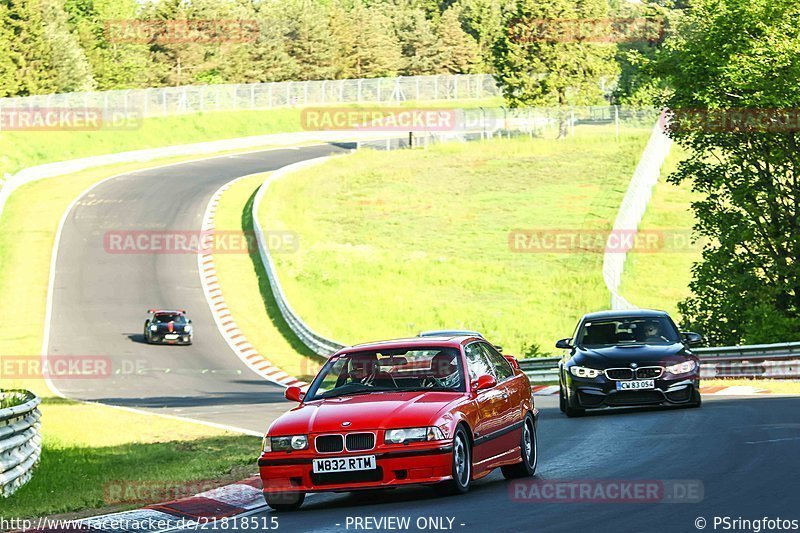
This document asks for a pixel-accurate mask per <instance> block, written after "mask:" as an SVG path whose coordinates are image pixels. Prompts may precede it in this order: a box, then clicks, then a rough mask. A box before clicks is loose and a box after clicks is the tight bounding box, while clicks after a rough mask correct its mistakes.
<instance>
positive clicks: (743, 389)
mask: <svg viewBox="0 0 800 533" xmlns="http://www.w3.org/2000/svg"><path fill="white" fill-rule="evenodd" d="M531 391H532V392H533V395H534V396H552V395H554V394H558V385H533V386H531ZM700 393H701V394H704V395H714V396H752V395H755V394H769V391H768V390H765V389H758V388H756V387H750V386H744V385H736V386H730V387H700Z"/></svg>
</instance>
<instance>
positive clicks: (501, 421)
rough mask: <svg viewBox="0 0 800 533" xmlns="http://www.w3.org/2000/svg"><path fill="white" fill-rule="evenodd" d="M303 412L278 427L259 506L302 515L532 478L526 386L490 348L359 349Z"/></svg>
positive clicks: (336, 364) (480, 344)
mask: <svg viewBox="0 0 800 533" xmlns="http://www.w3.org/2000/svg"><path fill="white" fill-rule="evenodd" d="M286 398H287V399H289V400H293V401H299V402H300V405H299V406H298V407H295V408H294V409H292V410H291V411H289V412H287V413H285V414H283V415H282V416H281V417H280V418H278V419H277V420H275V422H273V423H272V425H271V426H270V427H269V430H268V431H267V434H266V435H265V436H264V443H263V451H262V454H261V457H260V458H259V461H258V465H259V469H260V473H261V480H262V483H263V487H264V489H263V490H264V498H265V499H266V501H267V503H268V504H269V506H270V507H272V508H273V509H277V510H291V509H297V508H299V507H300V506H301V505H302V503H303V500H304V499H305V495H306V493H308V492H321V491H336V492H346V491H353V490H360V489H370V488H391V487H398V486H402V485H410V484H430V485H434V486H435V487H436V488H438V489H439V490H440V491H443V492H450V493H464V492H467V491H468V490H469V488H470V484H471V482H472V481H473V480H475V479H479V478H481V477H483V476H485V475H487V474H488V473H489V472H491V471H492V470H493V469H495V468H498V467H500V468H502V471H503V475H505V476H506V477H507V478H513V477H523V476H532V475H533V474H534V472H535V471H536V462H537V450H536V421H537V417H538V411H537V410H536V409H535V407H534V405H533V398H532V396H531V386H530V382H529V381H528V378H527V376H525V374H524V373H522V371H521V370H520V369H519V365H517V363H516V360H514V359H513V358H511V357H508V358H506V357H504V356H503V355H501V354H500V353H499V352H498V351H497V350H495V349H494V348H493V347H492V345H491V344H489V343H488V342H486V340H484V339H483V338H480V337H475V336H455V337H426V338H413V339H401V340H393V341H385V342H378V343H372V344H362V345H358V346H352V347H349V348H344V349H342V350H340V351H339V352H337V353H336V354H334V355H333V356H331V358H330V360H329V361H328V362H327V363H326V364H325V366H324V367H323V368H322V370H320V372H319V374H318V375H317V377H316V378H315V379H314V381H313V382H312V383H311V385H310V386H309V388H308V392H306V393H303V392H302V391H301V389H300V388H298V387H290V388H288V389H287V390H286Z"/></svg>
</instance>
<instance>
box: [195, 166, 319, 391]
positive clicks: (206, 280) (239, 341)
mask: <svg viewBox="0 0 800 533" xmlns="http://www.w3.org/2000/svg"><path fill="white" fill-rule="evenodd" d="M258 174H263V172H259V173H258ZM253 175H254V174H250V175H247V176H241V177H239V178H236V179H235V180H233V181H230V182H228V183H226V184H225V185H223V186H222V187H220V188H219V189H217V191H216V192H215V193H214V195H213V196H212V197H211V200H210V201H209V202H208V206H207V207H206V212H205V214H204V215H203V225H202V235H203V238H202V239H201V249H200V251H199V254H198V256H197V268H198V271H199V273H200V282H201V283H202V285H203V292H204V293H205V296H206V300H207V301H208V305H209V307H210V308H211V314H212V315H213V316H214V321H215V322H216V323H217V328H218V329H219V331H220V333H221V334H222V336H223V337H224V338H225V341H226V342H227V343H228V346H230V347H231V350H233V352H234V353H235V354H236V355H237V356H238V357H239V359H241V360H242V361H243V362H244V364H245V365H247V366H248V367H249V368H250V369H251V370H253V372H255V373H256V374H258V375H259V376H261V377H263V378H264V379H266V380H268V381H271V382H273V383H276V384H278V385H283V386H284V387H291V386H298V387H307V386H308V383H306V382H305V381H301V380H299V379H297V378H295V377H294V376H290V375H289V374H287V373H286V372H284V371H283V370H281V369H280V368H278V367H276V366H275V365H273V364H272V363H270V362H269V360H268V359H267V358H266V357H265V356H264V355H263V354H260V353H259V352H258V351H257V350H256V349H255V348H254V347H253V345H252V344H250V343H249V342H248V340H247V338H246V337H245V336H244V334H243V333H242V331H241V330H240V329H239V326H237V325H236V321H235V320H234V319H233V316H232V315H231V311H230V309H228V306H227V304H226V303H225V297H224V296H223V294H222V288H221V287H220V285H219V279H218V278H217V269H216V266H215V265H214V255H213V253H212V250H211V246H212V243H213V240H214V235H213V232H214V230H215V228H216V225H215V223H214V218H215V216H216V213H217V207H218V206H219V200H220V198H221V197H222V195H223V194H224V193H225V191H227V190H228V189H230V188H231V186H232V185H234V184H235V183H236V182H238V181H239V180H242V179H245V178H249V177H251V176H253Z"/></svg>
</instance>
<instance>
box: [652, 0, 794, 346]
mask: <svg viewBox="0 0 800 533" xmlns="http://www.w3.org/2000/svg"><path fill="white" fill-rule="evenodd" d="M798 20H800V4H798V3H797V2H796V1H795V0H696V1H695V2H693V3H692V7H691V10H690V11H689V12H688V15H687V17H686V20H684V21H683V22H682V23H681V24H680V25H679V27H678V30H677V33H676V35H675V36H674V37H673V38H671V39H669V40H668V41H667V42H666V43H665V47H666V53H665V55H664V57H662V58H660V60H659V62H658V65H657V67H658V69H659V72H660V73H661V74H662V75H663V76H664V77H665V79H666V81H667V82H668V84H669V86H670V88H671V91H672V92H671V94H670V95H669V96H668V98H667V99H666V101H665V102H664V103H665V104H666V105H667V106H668V107H669V109H670V110H671V112H672V121H671V122H670V123H669V126H668V131H669V135H670V136H671V137H672V138H673V139H675V141H677V142H678V143H679V144H680V145H681V146H683V147H685V148H686V149H687V150H688V153H689V156H688V158H687V159H686V160H684V161H683V162H682V163H681V164H680V165H679V167H678V170H677V171H676V172H675V173H674V174H672V175H671V176H670V178H669V179H670V181H672V182H673V183H681V182H684V181H687V180H689V181H690V182H691V183H692V186H693V189H694V190H695V191H696V192H698V193H699V196H700V198H701V199H700V200H698V201H696V202H695V203H694V204H693V209H694V212H695V215H696V218H697V224H696V226H695V230H696V232H697V233H698V234H699V235H700V236H701V237H704V238H705V239H706V240H707V244H706V245H705V246H704V249H703V258H702V261H701V262H699V263H697V264H695V266H694V268H693V280H692V282H691V289H692V292H693V294H692V296H691V297H689V298H688V299H687V300H685V301H684V302H682V303H681V304H680V306H679V308H680V311H681V313H682V314H683V316H684V318H685V320H686V322H687V324H688V325H690V326H691V327H696V328H698V329H700V330H701V331H702V332H703V333H705V334H706V335H707V336H708V338H709V340H710V341H711V342H712V343H715V344H733V343H739V342H742V343H759V342H777V341H792V340H798V339H800V268H798V266H799V265H798V259H800V116H798V111H797V110H798V108H800V24H798V23H797V21H798Z"/></svg>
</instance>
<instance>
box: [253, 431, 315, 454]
mask: <svg viewBox="0 0 800 533" xmlns="http://www.w3.org/2000/svg"><path fill="white" fill-rule="evenodd" d="M306 448H308V437H307V436H306V435H291V436H288V437H270V436H268V435H267V436H265V437H264V440H263V441H262V451H263V452H264V453H267V452H290V451H293V450H295V451H296V450H305V449H306Z"/></svg>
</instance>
